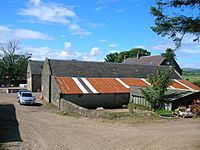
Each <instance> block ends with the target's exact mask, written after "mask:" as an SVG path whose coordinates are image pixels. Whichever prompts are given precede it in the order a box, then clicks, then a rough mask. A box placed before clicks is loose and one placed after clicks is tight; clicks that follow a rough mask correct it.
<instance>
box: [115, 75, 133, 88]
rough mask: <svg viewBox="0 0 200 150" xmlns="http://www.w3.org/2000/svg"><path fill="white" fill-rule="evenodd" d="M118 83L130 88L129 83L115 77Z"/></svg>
mask: <svg viewBox="0 0 200 150" xmlns="http://www.w3.org/2000/svg"><path fill="white" fill-rule="evenodd" d="M115 79H116V80H117V81H118V82H119V83H121V84H122V85H123V86H124V87H125V88H127V89H129V88H130V86H129V85H127V84H126V83H124V82H123V81H122V80H121V79H119V78H115Z"/></svg>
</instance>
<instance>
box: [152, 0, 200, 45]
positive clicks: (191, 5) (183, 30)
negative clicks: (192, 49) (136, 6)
mask: <svg viewBox="0 0 200 150" xmlns="http://www.w3.org/2000/svg"><path fill="white" fill-rule="evenodd" d="M156 2H157V7H151V14H152V15H153V16H155V17H156V19H155V26H153V27H151V29H152V30H153V31H154V32H155V33H157V34H158V35H161V36H163V37H168V38H170V39H172V40H173V41H174V43H175V45H176V48H179V47H180V46H181V42H182V39H183V37H184V36H185V35H186V34H191V35H194V39H193V41H198V42H199V36H200V11H199V10H200V1H199V0H157V1H156ZM168 9H171V10H174V12H172V13H166V12H170V11H167V10H168Z"/></svg>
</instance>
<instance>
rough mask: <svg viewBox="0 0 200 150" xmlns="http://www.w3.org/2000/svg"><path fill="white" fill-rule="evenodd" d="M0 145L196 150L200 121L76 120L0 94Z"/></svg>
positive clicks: (42, 149)
mask: <svg viewBox="0 0 200 150" xmlns="http://www.w3.org/2000/svg"><path fill="white" fill-rule="evenodd" d="M38 102H39V101H38ZM5 135H6V137H5ZM0 142H6V143H7V148H9V149H19V150H29V149H30V150H32V149H33V150H68V149H69V150H103V149H105V150H106V149H109V150H114V149H119V150H122V149H123V150H126V149H127V150H128V149H130V150H134V149H136V150H146V149H148V150H161V149H162V150H163V149H164V150H168V149H170V150H172V149H173V150H179V149H180V150H184V149H187V150H188V149H189V150H195V149H196V150H197V149H199V148H200V119H191V118H190V119H179V120H173V121H172V120H171V121H156V122H149V123H148V122H145V123H132V124H124V123H120V122H111V121H103V120H101V119H98V120H97V119H89V118H82V117H79V118H76V117H70V116H63V115H59V114H56V113H55V112H53V111H52V110H47V109H46V108H45V107H44V106H42V104H40V103H38V104H37V105H35V106H20V105H19V104H18V103H17V101H16V94H0Z"/></svg>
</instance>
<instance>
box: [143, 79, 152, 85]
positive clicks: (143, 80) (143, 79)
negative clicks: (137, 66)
mask: <svg viewBox="0 0 200 150" xmlns="http://www.w3.org/2000/svg"><path fill="white" fill-rule="evenodd" d="M141 80H142V81H144V82H145V83H146V84H148V85H151V84H150V83H149V82H148V81H147V80H146V79H144V78H141Z"/></svg>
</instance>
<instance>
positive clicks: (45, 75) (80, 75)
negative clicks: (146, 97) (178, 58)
mask: <svg viewBox="0 0 200 150" xmlns="http://www.w3.org/2000/svg"><path fill="white" fill-rule="evenodd" d="M166 68H168V67H167V66H161V69H166ZM156 72H157V66H152V65H140V64H123V63H109V62H87V61H75V60H52V59H46V60H45V62H44V65H43V70H42V93H43V97H44V99H45V100H47V101H48V102H51V103H53V104H54V105H56V106H58V107H60V100H61V99H65V100H67V101H70V102H72V103H75V104H77V105H80V106H83V107H86V108H97V107H104V108H118V107H121V106H122V105H123V104H127V103H128V101H129V98H130V86H132V85H135V86H148V83H147V81H146V80H145V78H147V76H148V75H149V74H155V73H156ZM172 78H173V79H177V80H181V79H182V78H181V76H180V75H179V74H178V73H177V72H176V71H175V72H174V73H173V76H172Z"/></svg>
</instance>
